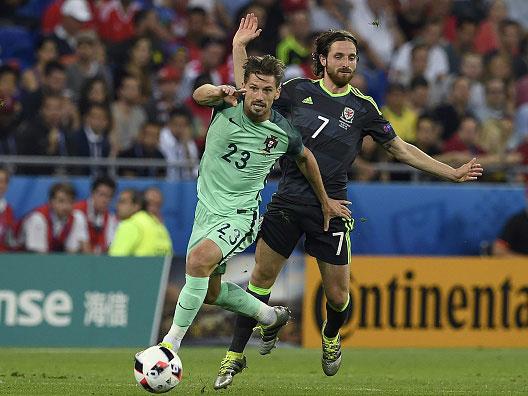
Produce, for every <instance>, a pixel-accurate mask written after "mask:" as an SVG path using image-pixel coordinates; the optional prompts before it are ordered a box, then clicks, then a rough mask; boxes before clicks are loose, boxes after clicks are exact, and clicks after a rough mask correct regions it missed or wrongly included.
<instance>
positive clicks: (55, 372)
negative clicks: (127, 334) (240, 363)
mask: <svg viewBox="0 0 528 396" xmlns="http://www.w3.org/2000/svg"><path fill="white" fill-rule="evenodd" d="M135 352H136V350H133V349H67V348H53V349H44V348H42V349H32V348H0V394H2V395H141V394H143V395H146V394H147V392H145V391H144V390H143V389H141V388H138V387H136V384H135V381H134V377H133V373H132V369H133V356H134V353H135ZM224 353H225V350H224V349H221V348H205V347H201V348H191V347H188V348H185V347H184V348H183V349H182V350H181V351H180V357H181V359H182V362H183V366H184V376H183V381H182V383H181V384H180V385H178V386H177V387H176V388H175V389H174V390H173V391H172V392H171V394H178V393H179V394H192V395H196V394H198V395H200V394H210V395H212V394H216V395H281V396H289V395H340V396H341V395H352V394H354V395H362V394H380V395H382V394H399V395H409V394H416V395H427V394H429V395H439V394H455V395H456V394H471V395H480V394H487V395H498V394H506V395H510V394H528V350H524V349H348V350H345V351H344V356H343V365H342V367H341V370H340V371H339V373H338V374H337V375H336V376H335V377H326V376H325V375H324V374H323V373H322V371H321V366H320V351H318V350H304V349H293V348H282V349H277V350H274V351H273V353H272V354H271V355H269V356H259V355H258V352H257V351H256V350H255V349H249V350H248V354H247V356H248V365H249V368H248V369H246V370H244V372H243V373H242V374H240V375H237V376H236V377H235V381H234V384H233V386H231V387H230V388H228V389H227V390H222V391H214V390H213V388H212V384H213V382H214V379H215V377H216V372H217V370H218V367H219V363H220V360H221V359H222V357H223V356H224Z"/></svg>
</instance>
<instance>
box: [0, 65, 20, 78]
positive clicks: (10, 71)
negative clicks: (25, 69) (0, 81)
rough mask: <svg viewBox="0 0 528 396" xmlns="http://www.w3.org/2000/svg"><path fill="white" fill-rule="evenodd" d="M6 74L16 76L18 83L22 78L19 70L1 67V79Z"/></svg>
mask: <svg viewBox="0 0 528 396" xmlns="http://www.w3.org/2000/svg"><path fill="white" fill-rule="evenodd" d="M4 74H12V75H13V76H15V79H16V80H17V82H18V80H19V77H20V72H19V71H18V69H16V68H14V67H13V66H11V65H2V66H0V77H3V75H4Z"/></svg>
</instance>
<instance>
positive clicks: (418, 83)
mask: <svg viewBox="0 0 528 396" xmlns="http://www.w3.org/2000/svg"><path fill="white" fill-rule="evenodd" d="M417 87H429V83H428V82H427V80H426V79H425V77H423V76H414V77H413V78H412V80H411V84H410V88H411V89H415V88H417Z"/></svg>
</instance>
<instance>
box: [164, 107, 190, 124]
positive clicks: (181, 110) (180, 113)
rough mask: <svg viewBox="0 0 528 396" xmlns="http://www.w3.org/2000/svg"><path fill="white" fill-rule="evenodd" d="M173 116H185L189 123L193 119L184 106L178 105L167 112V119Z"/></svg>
mask: <svg viewBox="0 0 528 396" xmlns="http://www.w3.org/2000/svg"><path fill="white" fill-rule="evenodd" d="M173 117H185V118H187V120H188V121H189V123H190V124H192V119H193V116H192V113H191V112H190V111H189V109H187V107H185V106H179V107H176V108H175V109H173V110H172V111H171V112H170V113H169V120H170V119H172V118H173Z"/></svg>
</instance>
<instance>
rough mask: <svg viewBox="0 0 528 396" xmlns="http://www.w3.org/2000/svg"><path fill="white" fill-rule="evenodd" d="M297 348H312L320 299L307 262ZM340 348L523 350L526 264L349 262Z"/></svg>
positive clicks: (526, 340) (527, 317)
mask: <svg viewBox="0 0 528 396" xmlns="http://www.w3.org/2000/svg"><path fill="white" fill-rule="evenodd" d="M306 261H307V262H306V271H305V290H304V301H303V323H302V340H303V341H302V345H303V346H305V347H309V348H320V343H321V335H320V334H321V330H320V329H321V325H322V322H323V318H325V317H326V315H325V310H326V308H325V301H326V300H325V298H324V293H323V289H322V285H321V279H320V274H319V271H318V269H317V263H316V262H315V260H314V259H313V258H311V257H307V260H306ZM350 286H351V292H350V301H351V311H350V317H349V320H348V322H347V323H346V324H345V326H344V327H343V328H342V332H341V334H342V341H343V346H345V347H347V346H354V347H459V346H460V347H461V346H464V347H528V260H526V259H499V258H460V257H456V258H455V257H450V258H447V257H435V258H432V257H398V258H396V257H381V256H380V257H353V258H352V277H351V280H350Z"/></svg>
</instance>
